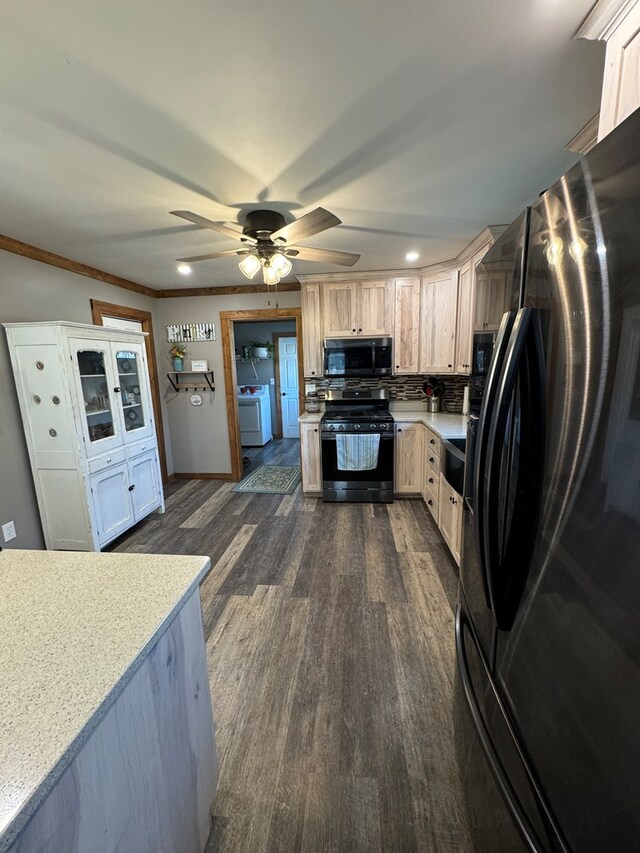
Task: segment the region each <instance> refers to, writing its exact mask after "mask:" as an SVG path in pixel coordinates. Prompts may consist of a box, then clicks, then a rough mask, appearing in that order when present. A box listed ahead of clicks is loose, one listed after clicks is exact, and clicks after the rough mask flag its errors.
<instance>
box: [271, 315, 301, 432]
mask: <svg viewBox="0 0 640 853" xmlns="http://www.w3.org/2000/svg"><path fill="white" fill-rule="evenodd" d="M271 337H272V338H273V369H274V372H275V376H276V414H277V416H278V436H277V437H278V438H282V434H283V430H284V426H283V421H282V392H281V391H280V387H281V386H280V352H279V345H280V338H295V337H296V335H295V334H294V333H292V332H272V333H271ZM297 358H298V382H299V381H300V380H299V377H300V365H299V359H300V357H299V354H297ZM298 399H300V386H299V385H298ZM301 411H302V410H301V409H300V405H299V404H298V413H300V412H301Z"/></svg>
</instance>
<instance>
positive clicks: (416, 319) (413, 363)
mask: <svg viewBox="0 0 640 853" xmlns="http://www.w3.org/2000/svg"><path fill="white" fill-rule="evenodd" d="M419 345H420V279H419V278H398V279H396V281H395V315H394V331H393V346H394V356H393V358H394V366H395V369H394V373H417V372H418V367H419V352H418V350H419Z"/></svg>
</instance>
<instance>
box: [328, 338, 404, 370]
mask: <svg viewBox="0 0 640 853" xmlns="http://www.w3.org/2000/svg"><path fill="white" fill-rule="evenodd" d="M392 343H393V341H392V339H391V338H325V340H324V341H323V348H322V351H323V373H324V375H325V376H391V374H392V365H393V361H392V349H393V348H392Z"/></svg>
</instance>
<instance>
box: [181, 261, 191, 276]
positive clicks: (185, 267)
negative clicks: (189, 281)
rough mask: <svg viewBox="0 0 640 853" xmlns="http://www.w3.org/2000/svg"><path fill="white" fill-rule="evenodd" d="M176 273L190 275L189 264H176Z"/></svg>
mask: <svg viewBox="0 0 640 853" xmlns="http://www.w3.org/2000/svg"><path fill="white" fill-rule="evenodd" d="M178 272H179V273H180V275H191V267H190V266H189V264H178Z"/></svg>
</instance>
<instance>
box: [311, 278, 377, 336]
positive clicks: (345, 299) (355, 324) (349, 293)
mask: <svg viewBox="0 0 640 853" xmlns="http://www.w3.org/2000/svg"><path fill="white" fill-rule="evenodd" d="M390 293H391V287H390V284H389V283H388V282H386V281H384V280H381V281H333V282H328V283H327V284H325V285H324V286H323V297H324V337H325V338H351V337H360V336H363V337H364V336H365V335H366V336H369V335H377V336H383V335H390V334H391V332H392V330H393V304H392V300H391V298H390Z"/></svg>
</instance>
